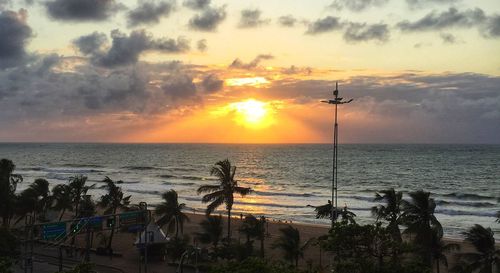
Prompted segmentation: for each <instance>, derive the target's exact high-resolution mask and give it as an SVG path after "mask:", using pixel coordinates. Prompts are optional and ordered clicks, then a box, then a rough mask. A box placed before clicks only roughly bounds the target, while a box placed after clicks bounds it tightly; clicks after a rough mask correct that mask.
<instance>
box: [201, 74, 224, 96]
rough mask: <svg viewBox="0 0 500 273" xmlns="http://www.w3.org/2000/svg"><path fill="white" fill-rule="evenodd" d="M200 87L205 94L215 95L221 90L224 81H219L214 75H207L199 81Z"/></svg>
mask: <svg viewBox="0 0 500 273" xmlns="http://www.w3.org/2000/svg"><path fill="white" fill-rule="evenodd" d="M201 86H202V87H203V90H204V91H205V92H206V93H215V92H217V91H220V90H222V88H223V87H224V81H223V80H221V79H219V77H218V76H217V75H216V74H208V75H207V76H205V77H204V78H203V80H202V81H201Z"/></svg>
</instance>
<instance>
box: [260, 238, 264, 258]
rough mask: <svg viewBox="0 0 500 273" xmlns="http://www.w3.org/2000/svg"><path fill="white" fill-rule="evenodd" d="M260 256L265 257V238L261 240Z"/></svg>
mask: <svg viewBox="0 0 500 273" xmlns="http://www.w3.org/2000/svg"><path fill="white" fill-rule="evenodd" d="M260 256H261V257H262V258H264V238H261V240H260Z"/></svg>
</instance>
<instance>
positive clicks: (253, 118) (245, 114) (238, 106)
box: [231, 99, 268, 124]
mask: <svg viewBox="0 0 500 273" xmlns="http://www.w3.org/2000/svg"><path fill="white" fill-rule="evenodd" d="M231 105H232V107H233V108H234V109H235V110H236V112H237V114H238V115H239V116H240V118H242V119H243V120H244V122H245V123H249V124H258V123H260V122H262V120H263V119H264V118H265V117H266V115H267V112H268V110H267V105H266V103H264V102H261V101H258V100H254V99H248V100H246V101H240V102H234V103H232V104H231Z"/></svg>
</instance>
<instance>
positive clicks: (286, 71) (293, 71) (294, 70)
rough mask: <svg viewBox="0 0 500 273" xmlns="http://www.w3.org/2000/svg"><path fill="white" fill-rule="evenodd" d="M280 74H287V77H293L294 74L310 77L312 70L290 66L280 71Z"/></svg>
mask: <svg viewBox="0 0 500 273" xmlns="http://www.w3.org/2000/svg"><path fill="white" fill-rule="evenodd" d="M281 73H283V74H287V75H294V74H306V75H310V74H311V73H312V68H310V67H296V66H295V65H292V66H290V67H288V68H283V69H281Z"/></svg>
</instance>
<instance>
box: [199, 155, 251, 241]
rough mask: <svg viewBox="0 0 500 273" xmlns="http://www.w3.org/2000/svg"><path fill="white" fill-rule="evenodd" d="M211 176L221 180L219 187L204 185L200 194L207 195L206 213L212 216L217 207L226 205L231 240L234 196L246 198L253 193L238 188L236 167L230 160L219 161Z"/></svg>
mask: <svg viewBox="0 0 500 273" xmlns="http://www.w3.org/2000/svg"><path fill="white" fill-rule="evenodd" d="M210 174H211V175H215V176H216V177H217V178H218V180H219V185H203V186H201V187H199V188H198V194H202V193H207V194H206V195H204V196H203V198H202V202H203V203H209V202H211V203H210V204H209V205H208V206H207V210H206V213H207V215H210V214H211V213H212V212H213V211H214V210H215V209H216V208H217V207H219V206H220V205H222V204H225V205H226V210H227V237H228V239H230V238H231V209H232V208H233V203H234V194H235V193H238V194H240V195H241V196H245V195H247V194H249V193H250V192H251V189H250V188H244V187H240V186H238V181H236V180H235V179H234V176H235V174H236V166H231V162H229V160H228V159H226V160H223V161H219V162H217V163H215V165H214V166H213V167H212V169H211V170H210Z"/></svg>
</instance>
